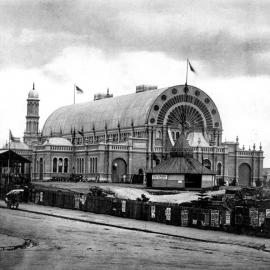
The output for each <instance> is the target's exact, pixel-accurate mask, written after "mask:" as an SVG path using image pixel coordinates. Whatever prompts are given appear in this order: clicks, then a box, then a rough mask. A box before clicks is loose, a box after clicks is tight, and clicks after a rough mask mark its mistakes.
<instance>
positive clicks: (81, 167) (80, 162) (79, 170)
mask: <svg viewBox="0 0 270 270" xmlns="http://www.w3.org/2000/svg"><path fill="white" fill-rule="evenodd" d="M76 165H77V166H76V171H77V173H84V158H77V160H76Z"/></svg>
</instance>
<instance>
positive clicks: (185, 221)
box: [181, 210, 188, 227]
mask: <svg viewBox="0 0 270 270" xmlns="http://www.w3.org/2000/svg"><path fill="white" fill-rule="evenodd" d="M181 226H184V227H187V226H188V210H181Z"/></svg>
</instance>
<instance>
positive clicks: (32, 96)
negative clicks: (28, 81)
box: [28, 83, 39, 99]
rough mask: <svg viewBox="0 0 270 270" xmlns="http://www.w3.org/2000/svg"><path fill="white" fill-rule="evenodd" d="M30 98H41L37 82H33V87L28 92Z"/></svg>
mask: <svg viewBox="0 0 270 270" xmlns="http://www.w3.org/2000/svg"><path fill="white" fill-rule="evenodd" d="M28 99H39V95H38V92H37V91H36V90H35V84H34V83H33V89H31V90H30V91H29V93H28Z"/></svg>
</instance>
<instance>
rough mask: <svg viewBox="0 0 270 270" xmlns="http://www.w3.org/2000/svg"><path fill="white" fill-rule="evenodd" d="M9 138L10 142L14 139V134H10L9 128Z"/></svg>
mask: <svg viewBox="0 0 270 270" xmlns="http://www.w3.org/2000/svg"><path fill="white" fill-rule="evenodd" d="M9 140H10V141H12V142H13V141H14V136H13V135H12V132H11V130H9Z"/></svg>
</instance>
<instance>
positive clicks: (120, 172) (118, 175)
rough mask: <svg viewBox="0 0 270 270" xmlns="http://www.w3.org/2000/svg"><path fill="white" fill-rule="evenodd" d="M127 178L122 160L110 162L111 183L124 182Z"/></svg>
mask: <svg viewBox="0 0 270 270" xmlns="http://www.w3.org/2000/svg"><path fill="white" fill-rule="evenodd" d="M126 176H127V164H126V162H125V161H124V160H123V159H122V158H116V159H115V160H114V161H113V162H112V182H113V183H119V182H125V180H126Z"/></svg>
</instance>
